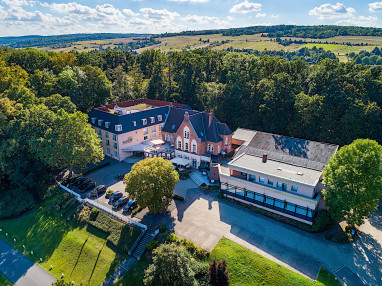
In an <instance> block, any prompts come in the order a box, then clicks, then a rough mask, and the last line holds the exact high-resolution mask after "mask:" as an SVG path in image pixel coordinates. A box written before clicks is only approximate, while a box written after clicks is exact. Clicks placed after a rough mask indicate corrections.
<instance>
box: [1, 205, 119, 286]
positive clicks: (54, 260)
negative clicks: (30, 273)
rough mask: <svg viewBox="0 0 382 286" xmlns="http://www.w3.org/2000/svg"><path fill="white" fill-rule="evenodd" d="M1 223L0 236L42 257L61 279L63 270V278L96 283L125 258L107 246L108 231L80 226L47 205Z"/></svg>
mask: <svg viewBox="0 0 382 286" xmlns="http://www.w3.org/2000/svg"><path fill="white" fill-rule="evenodd" d="M0 225H1V228H2V229H3V231H2V232H1V233H0V237H1V238H3V239H5V240H7V241H8V242H9V243H10V244H11V245H12V246H14V247H15V248H17V249H18V250H19V251H21V252H22V253H23V254H25V255H26V256H27V257H29V258H30V259H31V260H32V261H34V262H36V263H39V260H40V257H41V258H42V259H43V262H42V263H39V265H40V266H41V267H43V268H45V269H46V270H48V271H49V272H50V273H51V274H52V275H53V276H55V277H57V278H60V277H61V274H62V273H64V275H65V276H64V280H65V281H74V282H75V283H76V284H79V283H83V284H87V283H89V284H91V285H99V284H100V283H101V282H102V281H103V280H104V279H105V278H106V277H107V275H109V274H110V273H111V272H112V271H113V270H114V268H115V267H116V265H117V264H118V263H119V262H120V261H121V260H123V259H124V258H125V257H126V255H125V254H121V253H117V252H115V251H114V250H112V249H111V248H110V247H109V246H107V245H106V242H107V240H106V237H107V236H108V234H106V233H104V232H102V231H100V230H98V229H95V228H93V227H88V228H82V227H80V226H78V225H77V224H76V223H75V222H71V221H67V220H66V219H64V218H62V217H61V216H60V215H59V214H57V213H56V212H54V211H51V210H49V209H48V208H40V209H38V210H36V211H35V212H34V213H32V214H29V215H26V216H23V217H20V218H17V219H11V220H5V221H0ZM5 232H7V233H8V236H6V235H5ZM14 238H15V239H16V242H14V240H13V239H14ZM23 245H25V249H24V248H23ZM32 250H33V254H31V251H32ZM50 265H52V266H53V269H52V270H49V269H50Z"/></svg>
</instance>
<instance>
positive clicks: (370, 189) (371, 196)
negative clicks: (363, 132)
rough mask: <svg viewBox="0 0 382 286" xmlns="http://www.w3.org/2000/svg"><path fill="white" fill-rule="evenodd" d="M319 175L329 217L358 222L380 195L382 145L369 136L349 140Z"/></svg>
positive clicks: (372, 206)
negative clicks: (368, 137)
mask: <svg viewBox="0 0 382 286" xmlns="http://www.w3.org/2000/svg"><path fill="white" fill-rule="evenodd" d="M323 176H324V185H325V189H324V190H323V191H322V194H323V197H324V199H325V201H326V204H327V206H328V207H329V214H330V216H331V217H332V218H333V219H335V220H341V219H343V218H345V220H346V222H347V223H348V224H349V225H351V226H354V225H361V224H362V223H363V220H364V219H366V218H369V217H370V216H371V215H372V214H373V212H374V211H375V210H376V209H377V208H378V202H379V200H380V199H381V198H382V191H381V188H382V146H380V145H379V144H378V143H377V142H376V141H374V140H370V139H357V140H355V141H353V143H351V144H350V145H347V146H344V147H342V148H341V149H340V150H339V151H338V152H337V153H336V154H335V155H334V156H333V157H332V158H331V159H330V160H329V164H328V165H327V166H326V167H325V170H324V173H323Z"/></svg>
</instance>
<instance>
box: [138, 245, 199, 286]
mask: <svg viewBox="0 0 382 286" xmlns="http://www.w3.org/2000/svg"><path fill="white" fill-rule="evenodd" d="M153 254H154V258H153V263H152V264H151V265H150V266H149V267H148V268H147V269H146V271H145V278H144V280H143V283H144V284H145V285H156V286H162V285H163V286H188V285H190V286H191V285H196V281H195V278H194V275H195V274H194V271H193V270H192V265H191V263H192V261H191V257H190V254H189V253H188V252H187V251H186V249H185V248H184V247H183V246H180V245H176V244H174V243H172V244H162V245H161V246H159V247H158V248H157V249H155V250H154V251H153Z"/></svg>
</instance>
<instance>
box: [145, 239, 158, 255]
mask: <svg viewBox="0 0 382 286" xmlns="http://www.w3.org/2000/svg"><path fill="white" fill-rule="evenodd" d="M158 245H159V243H158V241H156V240H155V239H153V240H152V241H150V242H149V243H148V244H147V250H148V251H149V252H152V251H153V250H154V249H155V248H157V247H158Z"/></svg>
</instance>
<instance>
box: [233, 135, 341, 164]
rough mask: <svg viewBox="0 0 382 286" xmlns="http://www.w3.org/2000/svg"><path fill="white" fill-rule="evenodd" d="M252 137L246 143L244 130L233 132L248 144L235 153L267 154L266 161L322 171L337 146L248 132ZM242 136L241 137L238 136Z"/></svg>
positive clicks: (246, 138)
mask: <svg viewBox="0 0 382 286" xmlns="http://www.w3.org/2000/svg"><path fill="white" fill-rule="evenodd" d="M248 132H249V133H250V134H251V135H252V134H253V137H252V138H251V140H250V141H248V136H247V135H248V134H247V135H246V132H245V130H244V131H243V130H240V131H239V132H237V131H235V135H236V138H235V139H239V140H243V141H246V142H248V143H247V145H245V144H244V145H242V146H241V147H240V148H239V149H238V150H237V152H236V155H235V158H237V157H238V156H240V155H241V154H248V155H253V156H258V157H262V155H263V154H264V153H267V155H268V159H270V160H273V161H278V162H282V163H286V164H290V165H295V166H300V167H304V168H309V169H313V170H317V171H323V169H324V167H325V165H326V164H327V163H328V161H329V159H330V157H331V156H333V154H334V153H335V152H336V151H337V149H338V145H334V144H329V143H322V142H316V141H309V140H303V139H297V138H292V137H288V136H283V135H276V134H271V133H266V132H261V131H256V132H253V131H252V130H249V131H248ZM240 133H241V134H242V137H240V136H238V135H240ZM240 138H243V139H240Z"/></svg>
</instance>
